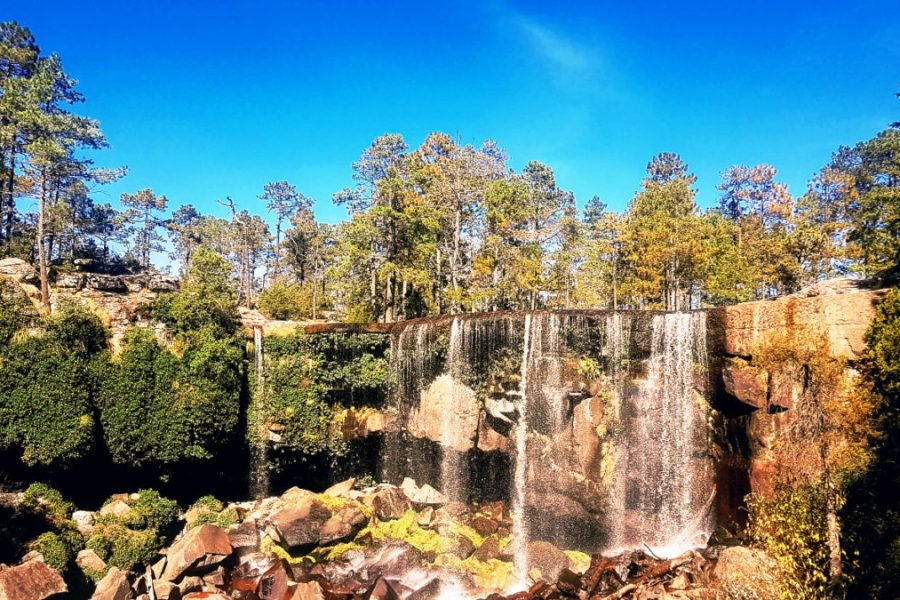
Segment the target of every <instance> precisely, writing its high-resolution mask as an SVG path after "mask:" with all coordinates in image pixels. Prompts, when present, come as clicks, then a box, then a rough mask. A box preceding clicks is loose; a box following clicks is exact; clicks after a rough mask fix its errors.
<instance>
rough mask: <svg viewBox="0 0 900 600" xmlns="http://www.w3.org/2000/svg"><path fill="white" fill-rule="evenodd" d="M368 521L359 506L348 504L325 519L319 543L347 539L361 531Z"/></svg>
mask: <svg viewBox="0 0 900 600" xmlns="http://www.w3.org/2000/svg"><path fill="white" fill-rule="evenodd" d="M367 522H368V519H367V518H366V515H364V514H363V512H362V511H361V510H360V509H359V507H358V506H355V505H353V504H348V505H347V506H345V507H344V508H342V509H341V510H339V511H338V512H336V513H335V514H334V515H332V516H331V518H329V519H328V520H327V521H325V523H324V524H323V525H322V528H321V529H320V530H319V538H318V543H319V544H322V545H328V544H337V543H340V542H343V541H347V540H349V539H350V538H352V537H353V536H355V535H356V534H357V533H359V532H360V530H362V528H363V527H365V525H366V523H367Z"/></svg>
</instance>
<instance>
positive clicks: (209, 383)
mask: <svg viewBox="0 0 900 600" xmlns="http://www.w3.org/2000/svg"><path fill="white" fill-rule="evenodd" d="M242 371H243V351H242V349H241V348H240V347H239V345H238V343H237V341H236V339H235V338H233V337H229V338H222V339H218V338H216V337H214V335H213V334H212V333H211V332H206V333H197V334H196V335H195V336H194V338H193V339H192V340H190V341H189V342H188V343H187V345H186V347H184V348H183V354H182V356H181V357H178V356H176V355H175V354H173V353H172V352H170V351H168V350H166V349H165V348H163V347H161V346H160V345H159V343H158V342H157V341H156V339H155V338H154V336H153V333H152V332H151V331H149V330H146V329H139V328H135V329H132V330H130V331H129V332H128V333H127V334H126V337H125V341H124V345H123V348H122V352H121V354H120V355H119V356H118V357H117V358H116V359H115V360H114V361H113V362H112V365H111V366H110V368H109V372H108V374H107V376H106V377H105V379H104V381H103V382H102V385H101V389H100V397H99V402H98V404H99V405H100V408H101V421H102V423H103V431H104V435H105V439H106V444H107V446H108V448H109V451H110V454H111V456H112V458H113V460H114V461H115V462H117V463H121V464H131V465H142V464H147V463H172V462H176V461H179V460H185V459H208V458H211V457H212V456H214V455H215V453H216V451H217V450H219V449H220V448H222V447H223V446H224V445H225V444H226V443H227V442H228V441H229V440H230V439H232V437H233V434H234V432H235V429H236V427H237V424H238V418H239V410H240V389H241V374H242Z"/></svg>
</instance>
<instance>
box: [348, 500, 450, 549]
mask: <svg viewBox="0 0 900 600" xmlns="http://www.w3.org/2000/svg"><path fill="white" fill-rule="evenodd" d="M417 517H418V515H417V514H416V511H414V510H408V511H406V513H405V514H404V515H403V516H402V517H400V518H399V519H394V520H392V521H384V522H378V521H373V522H371V523H370V524H369V526H368V527H366V528H365V529H363V530H362V531H361V532H360V533H359V535H357V539H360V540H362V539H365V538H369V539H371V540H372V541H373V542H379V541H400V542H405V543H407V544H409V545H410V546H412V547H413V548H415V549H417V550H419V551H420V552H423V553H425V554H434V555H438V554H444V553H447V552H452V551H453V550H455V549H456V548H457V546H458V545H459V543H458V542H457V541H456V540H455V539H453V538H452V537H451V536H445V535H440V534H439V533H437V532H436V531H432V530H430V529H422V527H420V526H419V524H418V522H417Z"/></svg>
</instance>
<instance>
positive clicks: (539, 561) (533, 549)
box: [526, 541, 569, 582]
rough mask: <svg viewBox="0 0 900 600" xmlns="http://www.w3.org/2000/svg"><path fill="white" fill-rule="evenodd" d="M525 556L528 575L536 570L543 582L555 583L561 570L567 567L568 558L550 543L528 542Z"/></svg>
mask: <svg viewBox="0 0 900 600" xmlns="http://www.w3.org/2000/svg"><path fill="white" fill-rule="evenodd" d="M526 555H527V557H528V573H529V575H530V574H531V573H532V571H533V570H534V569H537V570H538V571H540V577H541V579H544V580H545V581H551V582H552V581H556V580H557V579H558V578H559V574H560V573H562V570H563V569H566V568H568V566H569V557H568V556H566V554H565V552H563V551H562V550H560V549H559V548H557V547H556V546H554V545H553V544H551V543H550V542H543V541H537V542H529V543H528V548H527V550H526Z"/></svg>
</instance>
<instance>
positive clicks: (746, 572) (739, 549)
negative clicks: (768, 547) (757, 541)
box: [713, 546, 782, 600]
mask: <svg viewBox="0 0 900 600" xmlns="http://www.w3.org/2000/svg"><path fill="white" fill-rule="evenodd" d="M781 576H782V573H781V569H780V568H779V566H778V562H777V561H776V560H775V559H774V558H772V557H771V556H769V555H768V554H766V553H765V552H763V551H762V550H756V549H752V548H745V547H743V546H733V547H730V548H725V549H724V550H722V552H721V553H720V554H719V559H718V562H717V563H716V566H715V568H714V569H713V577H714V578H715V579H717V580H718V581H719V583H720V584H721V585H722V587H724V588H725V589H726V590H728V591H729V592H730V593H732V594H734V595H735V596H736V597H742V598H759V600H775V599H777V598H780V597H782V596H781V591H780V589H779V585H778V582H779V580H780V578H781Z"/></svg>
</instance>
